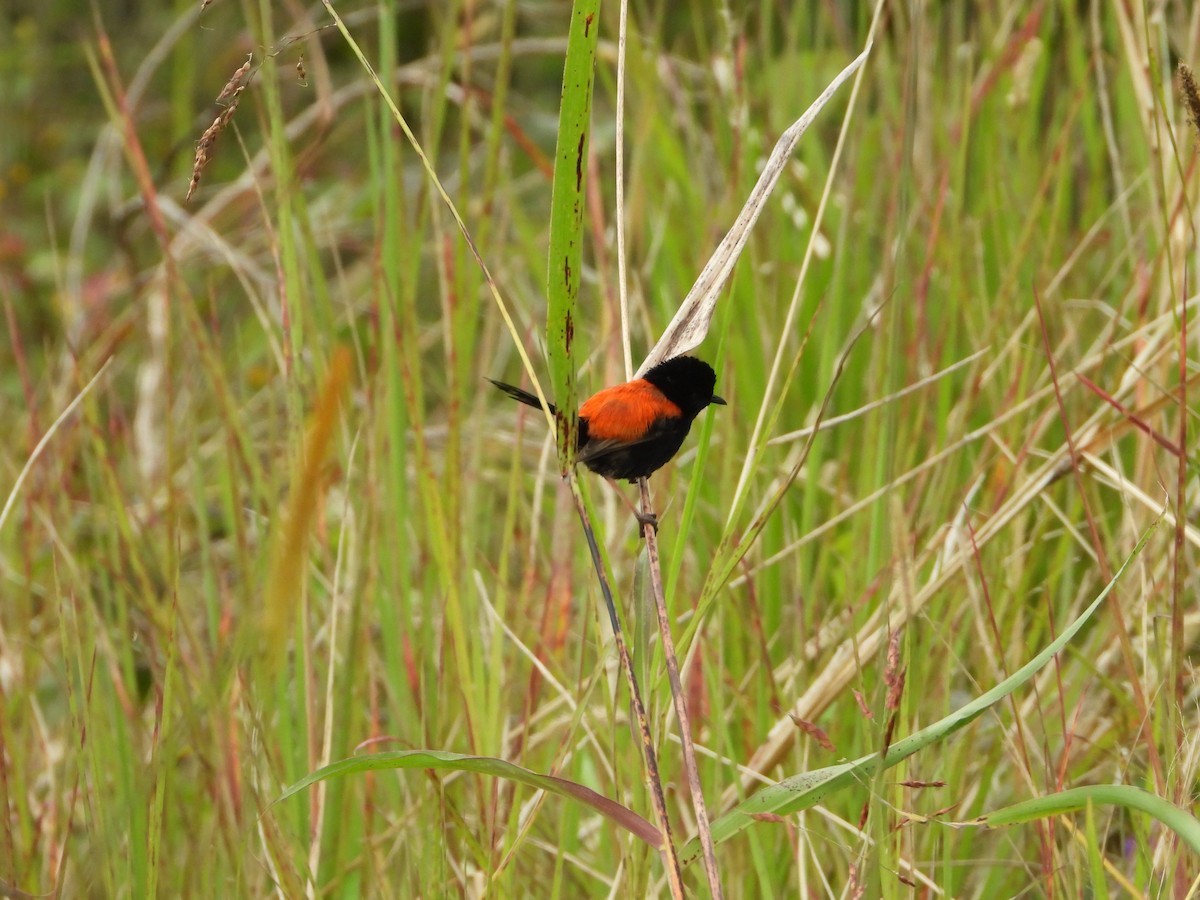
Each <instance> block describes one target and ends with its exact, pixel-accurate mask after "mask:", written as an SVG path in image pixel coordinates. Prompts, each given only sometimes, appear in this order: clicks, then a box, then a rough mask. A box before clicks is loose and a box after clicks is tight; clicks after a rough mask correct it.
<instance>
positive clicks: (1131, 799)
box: [979, 784, 1200, 853]
mask: <svg viewBox="0 0 1200 900" xmlns="http://www.w3.org/2000/svg"><path fill="white" fill-rule="evenodd" d="M1089 803H1092V804H1103V805H1105V806H1120V807H1123V808H1124V809H1128V810H1136V811H1137V812H1143V813H1145V814H1146V815H1148V816H1153V817H1154V818H1155V819H1158V821H1160V822H1162V823H1163V824H1164V825H1166V826H1167V827H1168V828H1170V829H1171V830H1172V831H1174V832H1175V833H1176V834H1177V835H1179V837H1180V839H1181V840H1182V841H1183V842H1184V843H1185V844H1187V845H1188V846H1189V847H1191V848H1192V851H1193V852H1195V853H1200V819H1197V818H1196V817H1195V816H1193V815H1191V814H1189V813H1188V812H1187V811H1186V810H1183V809H1180V808H1179V807H1178V806H1176V805H1175V804H1174V803H1171V802H1170V801H1169V800H1165V799H1163V798H1162V797H1159V796H1158V795H1157V794H1152V793H1150V792H1149V791H1146V790H1142V789H1141V788H1139V787H1134V786H1133V785H1131V784H1091V785H1087V786H1086V787H1077V788H1070V789H1069V790H1065V791H1058V792H1056V793H1053V794H1047V795H1046V796H1044V797H1034V798H1033V799H1032V800H1024V801H1022V802H1020V803H1014V804H1013V805H1012V806H1006V807H1004V809H998V810H996V811H995V812H993V813H988V814H987V815H986V816H980V818H979V824H981V825H987V826H988V827H989V828H999V827H1001V826H1003V825H1020V824H1021V823H1022V822H1032V821H1034V820H1035V819H1044V818H1046V817H1047V816H1059V815H1063V814H1065V813H1072V812H1078V811H1079V810H1081V809H1086V808H1087V806H1088V804H1089Z"/></svg>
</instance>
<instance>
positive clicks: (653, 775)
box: [567, 472, 684, 900]
mask: <svg viewBox="0 0 1200 900" xmlns="http://www.w3.org/2000/svg"><path fill="white" fill-rule="evenodd" d="M567 483H568V484H569V485H570V487H571V497H572V498H573V499H574V501H575V510H576V512H578V513H579V524H580V525H582V526H583V533H584V534H585V535H586V536H587V542H588V550H590V551H591V554H592V565H593V566H594V567H595V569H596V579H597V580H598V581H599V582H600V593H601V594H603V595H604V605H605V607H606V608H607V610H608V620H609V622H610V623H612V630H613V640H614V641H615V642H616V645H617V655H618V656H619V657H620V659H621V671H622V672H624V673H625V680H626V681H627V682H628V683H629V696H630V702H631V703H632V704H633V714H634V718H635V719H637V726H638V732H639V733H640V735H641V739H642V757H643V759H644V760H645V763H646V781H647V782H648V783H649V785H650V801H651V804H652V805H653V807H654V816H655V818H656V819H658V829H659V831H660V832H662V837H663V848H662V852H663V863H664V864H665V865H666V867H667V879H668V880H669V882H670V885H671V896H672V897H674V898H677V900H678V898H682V897H683V896H684V892H683V869H682V867H681V866H680V863H679V853H678V851H677V850H676V849H675V842H674V840H673V839H672V837H671V820H670V818H669V817H668V816H667V800H666V796H665V795H664V793H663V786H662V777H661V776H660V775H659V772H658V757H657V756H656V755H655V752H654V737H653V736H652V735H651V734H650V720H649V718H648V717H647V716H646V704H645V703H644V702H643V700H642V691H641V688H640V687H638V682H637V676H636V675H635V674H634V672H633V662H632V661H631V659H630V657H629V647H628V646H627V645H626V643H625V634H624V632H622V631H621V619H620V617H619V616H618V615H617V605H616V602H615V601H614V600H613V592H612V586H611V585H610V584H609V581H608V572H607V570H606V569H605V567H604V559H603V558H602V557H601V555H600V545H599V544H598V543H597V541H596V532H595V530H594V529H593V528H592V523H591V520H590V519H589V518H588V513H587V507H586V506H585V505H584V502H583V495H582V494H581V493H580V492H579V482H578V481H577V480H576V478H575V473H574V472H570V473H568V475H567ZM660 583H661V580H660Z"/></svg>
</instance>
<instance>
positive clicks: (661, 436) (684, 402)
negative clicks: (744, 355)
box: [488, 356, 725, 518]
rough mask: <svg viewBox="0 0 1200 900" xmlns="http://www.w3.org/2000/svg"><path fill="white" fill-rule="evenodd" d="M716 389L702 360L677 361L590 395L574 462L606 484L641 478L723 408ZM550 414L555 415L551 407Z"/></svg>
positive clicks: (523, 395) (530, 400)
mask: <svg viewBox="0 0 1200 900" xmlns="http://www.w3.org/2000/svg"><path fill="white" fill-rule="evenodd" d="M488 381H490V382H491V383H492V384H494V385H495V386H496V387H498V388H500V390H502V391H504V393H506V394H508V396H510V397H512V398H513V399H514V400H519V401H520V402H522V403H524V404H525V405H526V406H532V407H533V408H534V409H541V408H542V404H541V402H540V401H539V400H538V398H537V397H536V396H535V395H533V394H531V393H529V391H525V390H522V389H521V388H519V387H515V386H513V385H511V384H505V383H504V382H502V381H496V380H495V379H493V378H489V379H488ZM716 384H717V375H716V373H715V372H714V371H713V369H712V366H710V365H709V364H708V363H706V362H704V360H701V359H696V358H695V357H691V356H677V357H675V358H674V359H668V360H666V361H665V362H661V363H659V364H658V365H657V366H655V367H654V368H652V369H650V370H649V371H648V372H646V374H645V375H643V376H642V377H641V378H635V379H634V380H633V381H626V382H625V383H624V384H618V385H614V386H613V387H607V388H605V389H604V390H602V391H600V392H599V393H596V394H593V395H592V396H591V397H589V398H588V399H587V400H585V401H584V403H583V406H581V407H579V445H578V452H579V461H580V462H582V463H583V464H584V465H585V466H587V467H588V468H589V469H591V470H592V471H593V472H595V473H597V474H599V475H603V476H604V477H605V478H615V479H626V480H628V481H630V482H636V481H637V480H638V479H639V478H645V477H646V476H647V475H649V474H650V473H651V472H654V471H656V470H657V469H660V468H662V466H664V465H665V464H666V463H667V462H668V461H669V460H670V459H671V458H672V457H673V456H674V455H675V454H676V453H678V452H679V448H680V447H681V446H683V440H684V438H686V437H687V435H688V431H690V430H691V427H692V421H693V420H694V419H695V418H696V416H698V415H700V413H702V412H703V411H704V409H705V407H707V406H708V405H709V404H710V403H716V404H718V405H720V406H724V405H725V401H724V400H722V399H721V398H720V397H718V396H717V395H716V394H714V393H713V388H715V387H716ZM549 411H550V414H551V415H554V414H555V413H556V412H557V410H556V408H555V406H554V404H550V406H549ZM639 518H640V516H639Z"/></svg>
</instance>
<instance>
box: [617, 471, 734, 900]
mask: <svg viewBox="0 0 1200 900" xmlns="http://www.w3.org/2000/svg"><path fill="white" fill-rule="evenodd" d="M638 486H639V487H640V488H641V491H642V513H643V521H642V535H643V537H645V539H646V555H647V557H648V560H649V569H650V585H651V590H652V591H653V592H654V611H655V612H656V613H657V614H658V633H659V637H660V638H661V640H662V649H663V657H664V658H665V659H666V661H667V680H668V681H669V682H670V685H671V699H672V700H673V701H674V703H675V717H676V718H677V719H678V720H679V743H680V744H682V745H683V767H684V770H685V771H686V772H687V780H688V788H690V789H691V792H692V808H693V810H695V813H696V832H697V835H698V836H699V838H700V846H701V848H702V849H703V851H704V874H705V876H706V877H707V878H708V887H709V890H710V891H711V892H712V896H713V898H714V900H721V898H722V897H723V896H724V894H723V893H722V891H721V876H720V873H719V872H718V871H717V851H716V847H715V846H714V845H713V839H712V830H711V829H710V828H709V825H708V808H707V807H706V806H705V805H704V791H703V789H702V788H701V786H700V770H699V767H698V766H697V765H696V748H695V746H694V745H693V744H692V723H691V720H690V719H689V718H688V711H687V701H686V700H685V698H684V695H683V681H682V679H680V677H679V660H678V659H677V658H676V656H675V641H674V640H672V638H671V617H670V616H669V615H668V614H667V601H666V598H665V597H664V595H663V580H662V566H661V564H660V563H659V559H658V534H657V532H656V527H657V526H656V525H655V523H654V520H653V519H652V518H650V517H649V514H651V513H653V509H652V508H651V506H650V484H649V482H648V481H647V479H645V478H639V479H638Z"/></svg>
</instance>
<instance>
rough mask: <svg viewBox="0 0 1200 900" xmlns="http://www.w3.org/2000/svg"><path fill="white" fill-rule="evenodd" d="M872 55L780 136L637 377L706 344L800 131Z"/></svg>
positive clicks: (861, 57) (849, 70)
mask: <svg viewBox="0 0 1200 900" xmlns="http://www.w3.org/2000/svg"><path fill="white" fill-rule="evenodd" d="M870 52H871V45H870V44H869V43H868V44H867V46H866V49H865V50H863V52H862V53H860V54H859V55H858V58H857V59H855V60H854V62H852V63H850V65H848V66H846V68H844V69H843V70H842V71H841V74H839V75H838V77H837V78H835V79H833V81H832V82H830V84H829V87H827V88H825V90H824V91H823V92H822V94H821V96H820V97H818V98H817V99H816V101H815V102H814V103H813V105H812V106H810V107H809V108H808V110H807V111H806V112H805V113H804V115H802V116H801V117H800V118H799V119H797V120H796V121H795V123H793V124H792V126H791V127H790V128H789V129H788V130H787V131H785V132H784V133H783V134H782V135H780V137H779V140H778V141H777V142H776V144H775V149H774V150H772V151H771V156H770V158H769V159H768V160H767V164H766V166H765V167H764V168H763V171H762V174H761V175H760V176H759V177H758V181H757V183H755V185H754V190H752V191H751V192H750V196H749V197H747V198H746V204H745V206H743V207H742V211H741V212H740V213H738V217H737V218H736V219H735V220H734V222H733V227H732V228H730V229H729V233H728V234H726V235H725V237H724V239H723V240H722V241H721V243H720V244H719V245H718V246H717V249H716V250H715V251H714V252H713V255H712V257H711V258H710V259H709V261H708V262H707V263H705V265H704V268H703V270H701V272H700V277H699V278H697V279H696V283H695V284H693V285H692V289H691V290H690V291H688V294H687V296H686V297H685V298H684V300H683V305H682V306H680V307H679V311H678V312H677V313H675V318H673V319H672V320H671V324H670V325H668V326H667V330H666V331H664V332H663V336H662V337H661V338H659V339H658V343H657V344H655V345H654V349H653V350H651V351H650V355H649V356H647V357H646V360H645V362H643V363H642V365H641V367H640V368H639V369H638V371H637V374H638V375H639V376H640V375H642V374H644V373H645V372H646V370H648V369H650V368H651V367H653V366H655V365H657V364H658V363H660V362H662V361H663V360H664V359H671V358H672V357H674V356H679V355H680V354H682V353H686V352H687V351H689V350H691V349H692V348H693V347H697V346H699V344H700V342H701V341H703V340H704V337H705V335H707V334H708V326H709V324H710V323H711V322H712V317H713V310H714V309H716V306H717V297H719V296H720V294H721V289H722V288H724V287H725V283H726V282H727V281H728V280H729V276H730V275H731V274H732V272H733V266H734V264H735V263H736V262H737V260H738V257H739V256H741V255H742V249H743V248H744V247H745V246H746V241H747V240H748V239H749V237H750V230H751V229H752V228H754V223H755V222H757V221H758V216H759V214H760V213H761V212H762V208H763V205H764V204H765V203H766V202H767V198H768V197H770V196H771V191H773V190H774V189H775V185H776V184H777V183H778V181H779V175H780V173H781V172H782V171H783V167H784V165H785V164H786V163H787V161H788V158H789V157H790V156H791V155H792V151H793V150H795V149H796V145H797V144H798V143H800V138H801V137H803V136H804V132H806V131H807V130H808V127H809V126H810V125H811V124H812V123H813V121H814V120H815V119H816V118H817V115H818V114H819V113H820V112H821V110H822V109H823V108H824V107H825V104H827V103H828V102H829V98H830V97H832V96H833V95H834V93H835V92H836V91H837V89H838V88H840V87H841V86H842V85H843V84H844V83H845V82H846V80H847V79H848V78H849V77H850V76H851V75H853V74H854V73H855V72H856V71H858V68H859V66H861V65H862V64H863V63H864V62H865V61H866V59H867V55H868V54H869V53H870Z"/></svg>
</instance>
